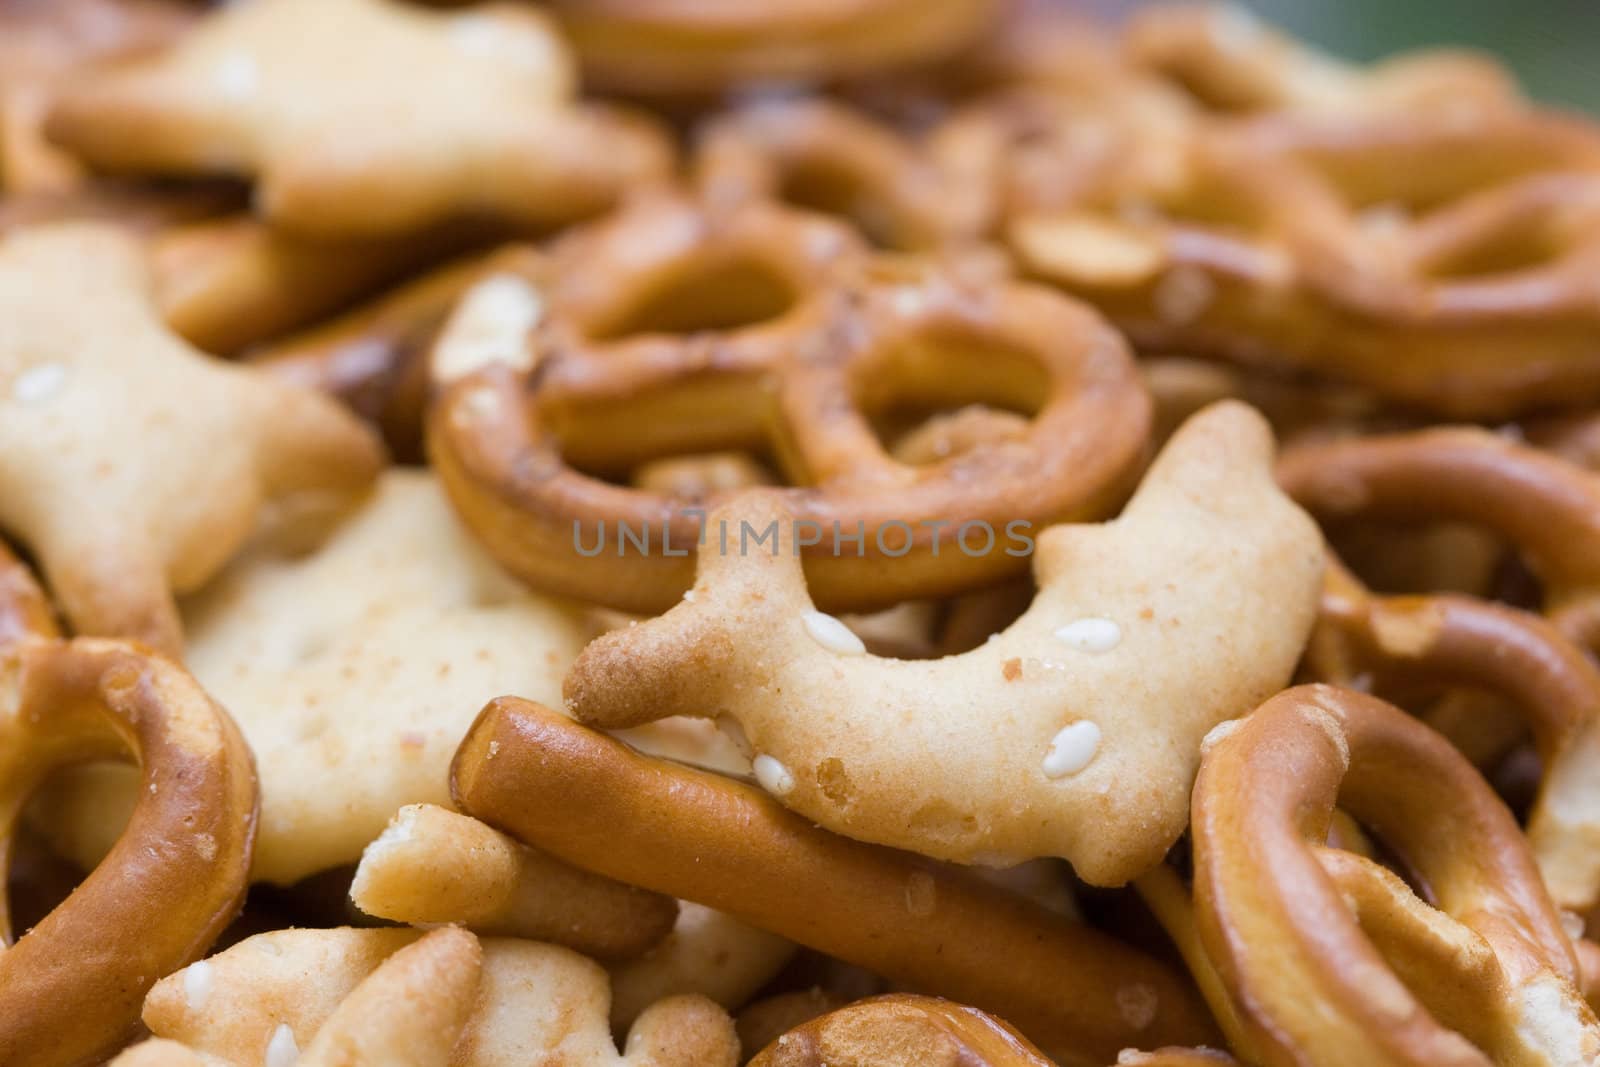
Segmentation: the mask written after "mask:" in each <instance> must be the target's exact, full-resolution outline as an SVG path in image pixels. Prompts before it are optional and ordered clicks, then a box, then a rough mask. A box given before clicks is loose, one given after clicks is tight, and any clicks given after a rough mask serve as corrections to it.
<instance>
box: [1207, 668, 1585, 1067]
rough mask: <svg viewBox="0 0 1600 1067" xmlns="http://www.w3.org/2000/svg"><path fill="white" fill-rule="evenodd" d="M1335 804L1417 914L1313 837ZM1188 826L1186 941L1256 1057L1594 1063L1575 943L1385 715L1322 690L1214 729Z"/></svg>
mask: <svg viewBox="0 0 1600 1067" xmlns="http://www.w3.org/2000/svg"><path fill="white" fill-rule="evenodd" d="M1336 801H1337V802H1338V804H1339V805H1340V806H1341V807H1343V808H1344V809H1345V810H1347V811H1348V812H1349V813H1350V814H1351V815H1353V816H1354V817H1355V818H1356V819H1358V820H1359V821H1361V822H1362V823H1363V824H1364V825H1365V826H1367V827H1368V828H1370V829H1371V830H1372V831H1373V832H1374V833H1375V834H1376V835H1377V836H1378V838H1379V839H1380V840H1381V841H1382V842H1383V843H1384V845H1386V846H1387V847H1388V848H1389V849H1390V851H1391V852H1392V854H1394V855H1396V856H1398V857H1399V860H1400V862H1401V863H1402V864H1404V865H1405V867H1406V869H1408V870H1409V871H1411V872H1412V873H1413V875H1414V877H1415V879H1416V883H1417V884H1418V885H1419V886H1421V887H1422V888H1421V890H1420V892H1421V893H1423V894H1424V897H1425V899H1426V900H1427V901H1428V902H1429V903H1424V902H1423V900H1419V899H1418V898H1417V897H1416V896H1414V895H1413V894H1412V891H1411V890H1410V889H1409V888H1407V886H1406V884H1405V883H1404V882H1402V881H1401V880H1400V879H1399V877H1398V876H1396V875H1395V874H1393V873H1392V872H1391V871H1389V870H1388V869H1387V868H1384V867H1382V866H1380V865H1378V864H1377V863H1376V862H1374V861H1372V860H1369V859H1366V858H1364V857H1362V856H1360V855H1357V854H1355V853H1351V852H1342V851H1338V850H1336V849H1331V848H1328V847H1327V846H1325V845H1323V844H1321V842H1322V841H1324V840H1325V838H1326V835H1327V831H1328V826H1329V819H1330V817H1331V814H1332V812H1333V810H1334V804H1335V802H1336ZM1192 832H1193V835H1194V847H1195V901H1196V918H1197V921H1198V926H1199V933H1200V940H1201V942H1202V943H1203V945H1204V948H1205V952H1206V954H1207V956H1208V957H1209V959H1210V961H1211V962H1212V963H1213V964H1214V965H1215V967H1216V969H1217V972H1218V974H1219V975H1220V977H1221V980H1222V983H1223V985H1224V986H1225V987H1226V990H1227V994H1228V996H1229V998H1230V999H1231V1001H1232V1002H1233V1004H1234V1005H1235V1006H1236V1008H1237V1010H1238V1013H1239V1016H1240V1018H1241V1020H1242V1022H1243V1024H1244V1027H1245V1030H1246V1032H1247V1033H1248V1035H1249V1039H1250V1043H1251V1045H1252V1046H1253V1048H1254V1050H1255V1052H1256V1055H1257V1058H1258V1059H1259V1060H1260V1061H1261V1062H1262V1063H1263V1064H1267V1065H1271V1067H1278V1065H1289V1064H1296V1065H1302V1064H1307V1063H1317V1064H1329V1065H1332V1064H1351V1065H1355V1064H1360V1065H1363V1067H1368V1065H1370V1067H1377V1065H1398V1064H1407V1065H1413V1064H1414V1065H1417V1067H1421V1065H1424V1064H1426V1065H1429V1067H1445V1065H1456V1064H1460V1065H1463V1067H1465V1065H1473V1067H1483V1065H1486V1064H1490V1063H1494V1064H1509V1063H1535V1062H1537V1063H1552V1064H1554V1063H1562V1064H1574V1065H1576V1064H1580V1063H1591V1062H1593V1061H1594V1058H1595V1057H1596V1056H1600V1023H1596V1021H1595V1018H1594V1015H1593V1013H1592V1012H1591V1011H1590V1009H1589V1008H1588V1006H1587V1005H1586V1004H1585V1003H1584V1002H1583V999H1582V997H1581V995H1580V994H1579V992H1578V988H1577V985H1576V982H1577V979H1578V964H1577V959H1576V956H1575V953H1574V949H1573V946H1572V942H1571V941H1570V940H1569V938H1568V935H1567V934H1566V933H1565V932H1564V931H1563V928H1562V925H1561V920H1560V918H1559V916H1558V914H1557V911H1556V908H1555V906H1554V905H1553V904H1552V903H1551V901H1550V898H1549V896H1548V895H1547V894H1546V893H1545V890H1544V885H1543V883H1542V882H1541V880H1540V878H1539V873H1538V870H1537V869H1536V867H1535V866H1534V862H1533V857H1532V855H1531V854H1530V853H1529V852H1528V850H1527V848H1526V847H1525V845H1524V844H1523V842H1522V839H1521V836H1520V833H1519V831H1518V830H1517V827H1516V824H1515V822H1514V821H1513V820H1512V818H1511V815H1510V813H1509V812H1507V811H1506V809H1505V808H1504V807H1503V806H1502V805H1501V804H1500V802H1499V801H1498V800H1497V799H1496V798H1495V796H1494V795H1493V793H1492V792H1491V791H1490V790H1489V788H1488V787H1487V785H1486V784H1485V783H1484V782H1483V781H1482V779H1480V778H1479V777H1478V776H1477V773H1476V772H1475V771H1474V770H1473V769H1472V767H1471V765H1470V764H1468V763H1467V762H1466V761H1465V760H1464V759H1463V758H1462V757H1461V756H1460V755H1459V754H1458V753H1457V752H1456V751H1455V750H1454V749H1453V748H1451V747H1450V745H1449V743H1448V742H1447V741H1445V739H1444V738H1442V737H1440V736H1439V735H1437V734H1435V733H1433V732H1432V731H1431V730H1429V729H1428V728H1427V727H1425V726H1423V725H1422V724H1421V723H1418V722H1417V721H1416V720H1414V719H1412V718H1411V717H1410V716H1408V715H1406V714H1404V713H1403V712H1401V711H1400V710H1399V709H1397V708H1394V707H1393V706H1391V705H1388V704H1385V703H1383V702H1382V701H1380V700H1377V699H1376V698H1373V697H1370V696H1366V695H1363V694H1360V693H1355V692H1352V691H1349V690H1341V689H1335V688H1333V687H1330V686H1305V687H1301V688H1297V689H1291V690H1288V691H1286V692H1284V693H1281V694H1279V695H1278V696H1276V697H1274V698H1273V699H1271V700H1269V701H1268V702H1267V703H1266V704H1264V705H1262V706H1261V707H1260V708H1259V709H1258V710H1256V711H1255V712H1254V713H1253V714H1252V715H1250V716H1248V717H1246V718H1244V719H1241V720H1238V721H1237V722H1236V723H1235V724H1233V725H1231V726H1230V727H1228V728H1226V729H1224V730H1220V731H1218V732H1217V733H1216V734H1214V735H1213V738H1212V739H1211V743H1210V745H1209V746H1208V750H1207V753H1206V756H1205V759H1204V761H1203V763H1202V766H1201V770H1200V777H1199V780H1198V782H1197V784H1196V787H1195V794H1194V822H1193V826H1192ZM1430 904H1431V905H1432V906H1430ZM1435 909H1438V910H1435Z"/></svg>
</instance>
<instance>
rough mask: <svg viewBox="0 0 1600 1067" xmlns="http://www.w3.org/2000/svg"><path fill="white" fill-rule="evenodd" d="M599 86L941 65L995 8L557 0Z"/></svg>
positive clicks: (688, 90) (676, 85)
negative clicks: (923, 64) (928, 63)
mask: <svg viewBox="0 0 1600 1067" xmlns="http://www.w3.org/2000/svg"><path fill="white" fill-rule="evenodd" d="M554 6H555V10H556V13H557V15H558V16H559V17H560V18H561V21H562V25H563V28H565V30H566V31H567V33H568V35H569V36H570V37H571V39H572V42H573V45H574V46H575V47H576V49H577V51H578V55H579V57H580V58H581V59H582V61H583V67H584V73H585V75H586V76H587V77H588V78H589V79H590V80H591V81H592V82H593V83H594V84H596V85H598V86H601V87H603V88H606V89H610V90H620V91H623V92H627V93H634V94H664V95H682V94H700V93H715V92H719V91H722V90H726V89H732V88H738V87H739V86H740V85H741V84H744V83H760V82H768V81H781V82H793V81H816V80H831V79H834V78H839V77H845V76H849V75H851V74H858V73H862V72H865V71H873V72H878V71H882V70H884V69H885V68H893V67H905V66H907V65H910V64H916V63H922V62H927V61H929V60H935V59H939V58H941V57H943V56H946V55H948V54H950V53H951V52H954V51H955V50H956V49H957V48H959V47H961V46H962V45H963V44H965V43H966V42H967V41H968V40H970V39H971V38H972V37H973V36H974V35H976V34H977V33H978V32H979V31H981V30H982V28H983V27H984V26H985V25H986V24H987V23H988V22H989V20H990V17H991V16H992V14H993V13H994V12H995V10H996V9H997V8H998V7H999V4H997V3H996V2H995V0H948V2H946V3H939V4H923V3H917V2H916V0H769V2H767V3H762V4H755V5H752V4H747V3H743V2H742V0H713V2H709V3H708V2H706V0H690V2H686V0H561V2H559V3H557V4H555V5H554Z"/></svg>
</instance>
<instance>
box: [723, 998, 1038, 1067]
mask: <svg viewBox="0 0 1600 1067" xmlns="http://www.w3.org/2000/svg"><path fill="white" fill-rule="evenodd" d="M824 1064H828V1065H830V1067H911V1065H923V1067H1053V1065H1052V1064H1051V1063H1050V1061H1049V1060H1047V1059H1045V1058H1044V1055H1043V1053H1041V1052H1040V1051H1039V1050H1038V1049H1037V1048H1035V1047H1034V1046H1033V1045H1032V1044H1030V1043H1029V1041H1028V1039H1027V1038H1025V1037H1023V1036H1022V1035H1021V1034H1019V1033H1017V1032H1016V1031H1015V1030H1013V1029H1012V1028H1011V1027H1010V1026H1008V1025H1006V1024H1005V1023H1004V1022H1003V1021H1001V1020H1000V1019H997V1018H995V1017H994V1016H992V1015H988V1014H985V1013H984V1012H981V1011H979V1010H977V1009H976V1008H969V1007H966V1006H965V1005H962V1004H955V1003H952V1002H950V1001H948V1000H939V999H937V998H935V997H919V996H911V995H907V994H903V993H902V994H889V995H887V996H881V997H873V998H871V999H870V1000H861V1001H857V1002H856V1003H854V1004H851V1005H850V1006H848V1007H845V1008H840V1009H839V1010H837V1011H833V1012H829V1013H828V1014H827V1015H824V1016H822V1017H821V1018H818V1019H814V1020H812V1021H811V1022H809V1023H806V1024H805V1025H803V1026H799V1027H797V1028H795V1029H793V1030H790V1031H789V1032H788V1033H786V1034H784V1035H782V1036H781V1037H779V1038H778V1039H777V1040H776V1041H774V1042H773V1043H772V1044H770V1045H768V1046H767V1047H766V1048H765V1049H763V1050H762V1051H761V1052H760V1053H759V1054H757V1056H756V1057H755V1059H753V1060H751V1061H750V1063H749V1067H822V1065H824Z"/></svg>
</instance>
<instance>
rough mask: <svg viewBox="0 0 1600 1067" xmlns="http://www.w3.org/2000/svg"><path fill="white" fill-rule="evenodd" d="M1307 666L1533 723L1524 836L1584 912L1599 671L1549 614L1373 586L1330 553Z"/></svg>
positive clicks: (1596, 822) (1594, 829)
mask: <svg viewBox="0 0 1600 1067" xmlns="http://www.w3.org/2000/svg"><path fill="white" fill-rule="evenodd" d="M1308 661H1309V664H1310V666H1311V668H1312V673H1313V674H1314V675H1315V676H1317V677H1319V678H1321V679H1324V680H1329V681H1337V682H1340V683H1344V684H1349V682H1350V681H1351V680H1355V679H1359V680H1361V681H1363V682H1364V683H1365V684H1367V685H1370V686H1371V687H1372V689H1373V690H1374V691H1376V692H1379V693H1390V692H1394V691H1395V690H1396V689H1401V690H1403V689H1404V687H1406V686H1408V685H1415V684H1416V683H1418V682H1421V683H1432V684H1448V685H1471V686H1476V687H1481V688H1486V689H1488V690H1490V691H1491V692H1495V693H1498V694H1501V695H1503V696H1505V697H1507V698H1509V699H1510V700H1511V702H1512V703H1513V704H1514V705H1515V706H1516V707H1517V708H1518V709H1519V710H1520V711H1521V712H1522V713H1523V715H1524V717H1525V718H1526V719H1527V721H1528V724H1529V726H1530V727H1531V728H1532V731H1533V735H1534V740H1535V742H1536V744H1537V745H1538V747H1539V754H1540V758H1541V761H1542V763H1543V765H1544V768H1545V773H1544V784H1543V789H1542V791H1541V796H1540V798H1539V799H1538V801H1537V802H1536V804H1535V806H1534V809H1533V812H1532V814H1531V816H1530V819H1529V826H1528V836H1529V844H1530V846H1531V848H1532V850H1533V853H1534V857H1535V859H1536V860H1537V861H1538V864H1539V868H1540V870H1541V871H1542V872H1543V874H1544V877H1545V881H1546V883H1547V884H1548V885H1549V887H1550V890H1551V894H1552V896H1553V897H1554V898H1555V899H1556V901H1557V903H1559V904H1561V905H1562V906H1564V907H1568V908H1573V909H1575V910H1586V909H1587V908H1590V907H1592V906H1593V905H1594V903H1595V902H1596V899H1597V898H1600V869H1597V868H1596V865H1595V863H1594V862H1593V860H1592V859H1591V858H1590V857H1591V856H1592V854H1593V852H1594V848H1595V845H1596V843H1600V807H1597V806H1596V804H1595V801H1594V798H1593V797H1592V796H1591V794H1592V792H1593V789H1592V786H1591V785H1589V780H1590V779H1592V777H1593V774H1594V768H1595V762H1594V760H1595V753H1594V751H1593V750H1594V742H1593V741H1592V740H1587V739H1586V738H1587V735H1588V734H1591V733H1593V732H1594V731H1595V729H1596V728H1595V726H1594V722H1595V719H1596V718H1597V716H1600V670H1597V669H1596V667H1595V666H1594V664H1593V663H1592V662H1591V661H1590V660H1589V658H1588V657H1587V656H1586V655H1585V654H1584V653H1583V651H1581V650H1580V649H1579V648H1577V647H1576V646H1575V645H1573V644H1571V643H1570V642H1569V641H1567V640H1566V639H1565V638H1563V637H1562V636H1561V634H1560V632H1559V631H1558V630H1557V629H1556V628H1555V627H1554V626H1553V625H1551V624H1550V623H1548V622H1545V621H1544V620H1543V619H1540V618H1539V617H1538V616H1536V615H1530V614H1528V613H1526V612H1522V611H1518V610H1516V609H1513V608H1507V607H1503V606H1501V605H1497V604H1491V603H1488V602H1485V601H1481V600H1477V599H1474V598H1471V597H1461V596H1425V597H1419V596H1404V597H1378V596H1373V595H1372V594H1371V593H1370V592H1369V591H1368V590H1367V589H1366V588H1365V587H1363V586H1362V585H1361V583H1360V582H1359V581H1358V580H1357V579H1355V577H1354V576H1353V575H1351V574H1350V573H1349V572H1348V571H1345V570H1344V569H1343V568H1342V567H1340V566H1339V565H1338V564H1337V562H1336V561H1334V562H1332V563H1330V567H1329V573H1328V581H1327V586H1326V590H1325V592H1324V594H1323V600H1322V619H1321V622H1320V623H1319V627H1318V633H1317V634H1316V635H1315V636H1314V637H1313V639H1312V642H1311V645H1310V654H1309V656H1308Z"/></svg>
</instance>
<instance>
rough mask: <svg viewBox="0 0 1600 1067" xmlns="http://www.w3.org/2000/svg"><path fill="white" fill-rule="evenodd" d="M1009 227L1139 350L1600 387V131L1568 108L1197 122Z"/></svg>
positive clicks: (1493, 413) (1396, 389)
mask: <svg viewBox="0 0 1600 1067" xmlns="http://www.w3.org/2000/svg"><path fill="white" fill-rule="evenodd" d="M1009 239H1010V242H1011V244H1012V246H1013V248H1014V249H1015V251H1016V252H1017V254H1018V256H1019V258H1020V259H1021V260H1022V262H1023V264H1024V266H1025V268H1026V269H1027V270H1028V272H1029V273H1032V274H1035V275H1038V276H1040V277H1044V278H1047V279H1049V280H1051V281H1054V282H1056V283H1057V284H1060V285H1062V286H1063V287H1064V288H1066V289H1067V290H1068V291H1070V292H1072V293H1074V294H1076V295H1079V296H1081V297H1084V298H1086V299H1088V300H1090V301H1091V302H1092V303H1094V304H1095V305H1096V306H1098V307H1100V308H1101V309H1102V310H1103V311H1105V312H1106V313H1107V314H1108V315H1109V316H1110V317H1111V318H1112V319H1113V320H1114V321H1116V322H1117V323H1118V325H1119V326H1121V327H1123V328H1124V329H1125V330H1126V331H1127V332H1128V333H1129V334H1130V336H1132V337H1133V338H1134V340H1135V341H1137V342H1138V343H1139V344H1140V345H1141V346H1145V347H1149V348H1156V349H1175V350H1181V351H1187V352H1193V353H1197V354H1209V355H1213V356H1223V357H1226V358H1229V359H1232V360H1235V361H1238V362H1242V363H1247V364H1259V365H1265V366H1269V367H1278V368H1280V369H1282V368H1299V369H1305V370H1311V371H1315V372H1317V373H1319V374H1322V375H1325V376H1327V377H1330V378H1333V379H1336V380H1341V381H1346V382H1351V383H1354V384H1357V385H1361V386H1365V387H1367V388H1370V389H1371V390H1373V391H1374V392H1375V393H1378V394H1379V395H1381V396H1384V397H1386V398H1388V399H1390V400H1394V401H1401V402H1404V403H1406V404H1410V405H1416V406H1420V407H1423V408H1426V409H1428V410H1431V411H1434V412H1439V413H1443V414H1447V415H1453V416H1464V417H1472V418H1478V417H1498V416H1504V415H1509V414H1514V413H1517V412H1519V411H1523V410H1526V409H1528V408H1530V407H1534V406H1551V405H1555V406H1560V405H1566V406H1571V405H1573V404H1575V403H1581V402H1582V401H1584V400H1585V399H1588V398H1592V397H1594V396H1595V395H1596V394H1597V393H1600V359H1597V356H1596V352H1597V350H1596V346H1595V345H1594V343H1593V337H1594V335H1595V321H1596V316H1597V314H1600V301H1597V300H1596V299H1595V297H1594V294H1593V291H1592V290H1593V287H1592V285H1591V284H1590V281H1589V279H1590V278H1591V277H1592V275H1593V273H1594V270H1595V268H1596V264H1597V263H1600V136H1597V134H1596V131H1595V130H1594V128H1593V127H1591V126H1588V125H1586V124H1584V123H1582V122H1579V121H1577V120H1571V119H1565V118H1561V117H1556V116H1551V115H1544V114H1532V113H1528V114H1524V113H1516V112H1490V113H1483V114H1479V113H1472V114H1469V115H1466V116H1464V117H1461V118H1456V117H1452V116H1438V115H1431V114H1430V115H1408V116H1403V117H1380V118H1372V119H1359V120H1351V119H1337V120H1336V119H1316V120H1312V119H1299V118H1296V119H1289V118H1267V119H1262V120H1258V121H1255V122H1249V123H1245V124H1242V125H1238V126H1228V127H1222V128H1213V129H1211V131H1210V132H1209V133H1206V134H1203V135H1199V136H1196V137H1194V138H1192V139H1191V140H1190V142H1189V144H1188V148H1187V150H1186V158H1185V159H1184V162H1183V165H1182V167H1181V168H1180V170H1179V171H1178V173H1177V174H1176V176H1169V178H1168V180H1167V181H1166V183H1165V184H1164V185H1151V186H1149V187H1147V188H1145V189H1143V190H1140V189H1137V188H1133V187H1131V186H1128V185H1123V186H1122V187H1120V188H1118V189H1117V190H1116V191H1115V196H1114V197H1113V198H1112V199H1111V200H1109V201H1102V202H1101V203H1098V204H1096V203H1093V202H1089V201H1086V202H1083V203H1080V204H1078V205H1076V206H1057V207H1055V208H1051V209H1049V210H1043V211H1037V212H1031V213H1030V212H1027V211H1022V212H1019V213H1016V214H1014V216H1013V219H1012V222H1011V224H1010V227H1009Z"/></svg>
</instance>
